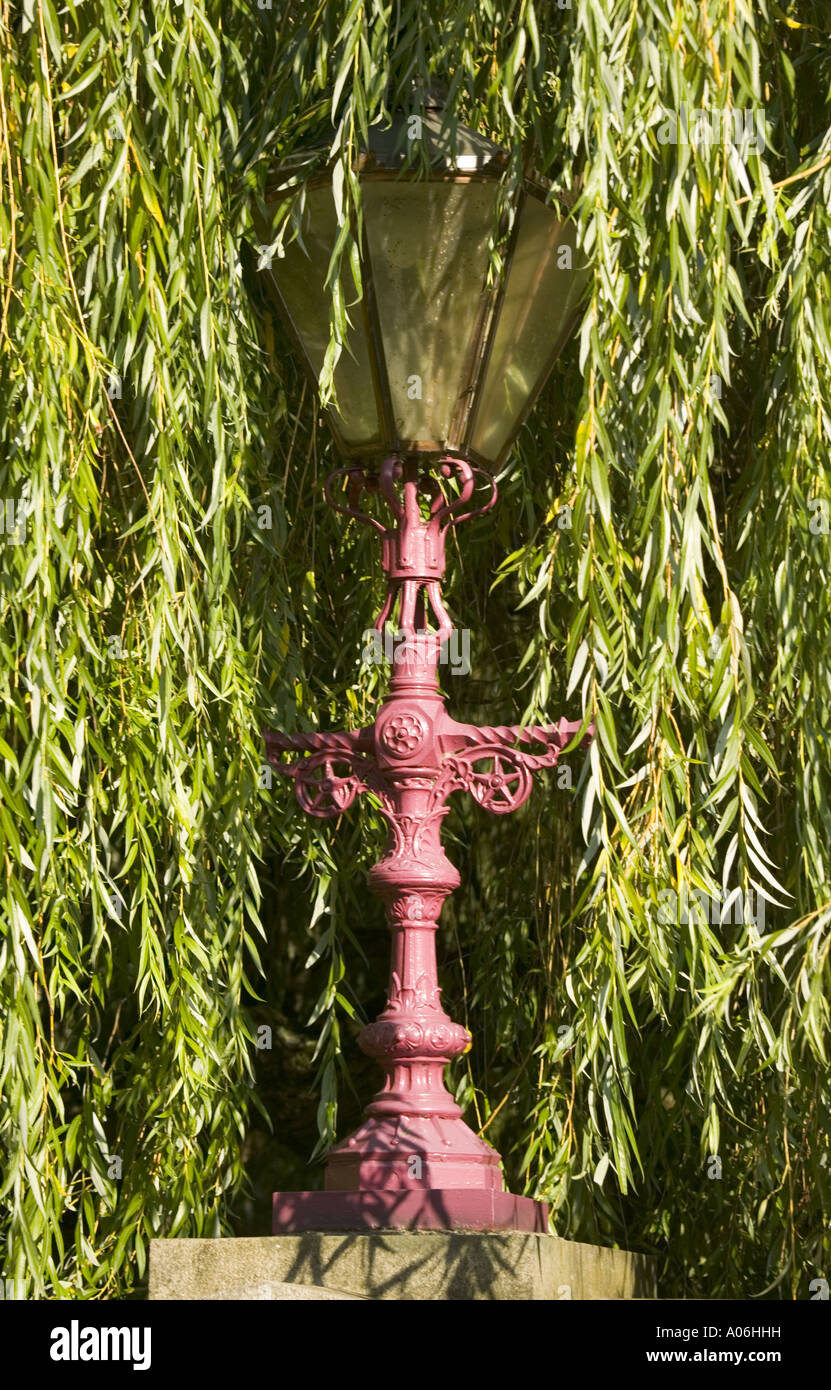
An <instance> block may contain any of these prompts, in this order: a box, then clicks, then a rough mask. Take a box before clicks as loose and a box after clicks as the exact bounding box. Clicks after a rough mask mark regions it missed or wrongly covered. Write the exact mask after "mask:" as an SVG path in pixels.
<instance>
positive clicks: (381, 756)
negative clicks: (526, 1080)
mask: <svg viewBox="0 0 831 1390" xmlns="http://www.w3.org/2000/svg"><path fill="white" fill-rule="evenodd" d="M419 121H420V128H419V126H418V125H416V126H415V127H414V125H413V118H412V117H410V118H409V119H407V118H405V117H401V118H400V119H399V120H397V121H394V122H393V125H392V127H391V129H390V130H388V131H386V132H379V133H376V132H373V135H372V139H371V143H370V147H369V149H368V150H367V151H366V152H365V154H364V156H363V157H362V161H361V165H360V168H359V175H360V177H361V179H362V183H363V187H362V198H363V207H364V227H363V236H362V244H361V270H362V277H363V283H364V297H363V301H362V304H361V306H360V310H359V311H358V310H355V311H353V317H354V320H355V322H354V324H353V327H352V330H351V332H350V337H349V340H348V344H347V350H345V351H344V353H343V354H342V356H341V359H340V362H339V364H338V367H337V369H336V372H335V384H336V389H337V395H338V407H337V409H334V408H330V410H329V417H330V424H331V426H332V429H333V432H334V434H335V437H336V439H337V441H338V444H339V447H340V449H341V451H342V452H343V453H344V454H345V455H346V456H347V458H349V459H351V460H353V461H352V462H351V463H350V464H349V465H347V466H346V467H344V468H341V469H338V470H337V471H336V472H335V473H333V474H332V476H331V477H330V478H329V480H328V482H327V485H326V496H327V499H328V501H329V502H330V504H331V505H332V506H333V507H335V509H336V510H338V511H342V512H345V513H346V514H347V515H349V516H353V517H357V518H358V519H359V520H360V521H362V522H364V523H366V524H367V525H369V526H371V527H374V528H375V530H377V532H378V533H379V535H380V537H381V546H382V558H383V567H384V573H385V575H386V579H387V595H386V600H385V602H384V606H383V608H382V610H381V612H380V613H379V615H378V617H377V619H376V623H375V627H376V629H377V630H378V631H379V632H383V631H384V629H385V625H386V624H387V622H388V621H390V620H395V621H396V623H397V630H398V634H399V636H398V640H397V648H396V659H395V663H394V668H393V674H392V677H391V680H390V686H389V693H388V695H387V696H386V698H385V699H384V700H383V702H382V704H381V707H380V710H379V712H378V716H377V718H376V720H375V722H374V724H372V725H371V726H370V727H368V728H365V729H358V730H354V731H351V732H346V733H309V734H282V733H277V732H274V731H268V732H267V733H266V743H267V748H268V756H269V759H270V761H271V762H272V763H273V765H274V767H275V768H276V769H277V771H278V772H280V773H281V774H283V775H285V776H288V777H291V778H293V780H294V786H295V792H296V795H297V799H298V801H299V803H300V805H301V806H302V808H303V809H304V811H306V812H307V813H308V814H309V815H313V816H318V817H329V816H339V815H340V814H341V813H342V812H343V811H344V810H346V809H347V807H349V806H350V805H351V804H352V802H353V800H354V799H355V797H356V796H357V795H359V794H360V793H362V792H366V791H370V792H372V793H374V795H375V797H376V799H377V801H378V802H379V803H380V807H381V810H382V813H383V815H384V817H385V819H386V821H387V825H388V828H389V834H388V840H387V846H386V850H385V853H384V855H383V857H382V858H381V859H380V860H379V862H378V863H377V864H376V865H375V867H374V868H373V869H372V870H371V871H370V875H369V886H370V888H371V890H372V892H374V893H375V894H377V895H378V897H380V898H381V900H382V901H383V903H384V905H385V907H386V911H387V918H388V922H389V927H390V933H391V937H392V951H391V962H390V977H389V990H388V998H387V1003H386V1007H385V1008H384V1011H383V1013H382V1014H381V1016H380V1018H378V1019H377V1020H376V1022H374V1023H371V1024H369V1025H368V1026H367V1027H365V1028H364V1029H363V1031H362V1033H361V1035H360V1038H359V1042H360V1046H361V1047H362V1049H363V1050H364V1052H366V1053H367V1054H369V1055H370V1056H371V1057H374V1058H376V1059H377V1060H378V1062H379V1064H380V1066H381V1068H382V1070H383V1076H384V1079H383V1084H382V1086H381V1089H380V1090H379V1091H378V1093H377V1095H376V1096H375V1097H374V1098H373V1099H372V1101H371V1102H370V1103H369V1105H368V1106H367V1108H366V1112H365V1118H364V1120H363V1123H362V1124H361V1125H360V1127H359V1128H358V1129H357V1130H356V1131H355V1133H354V1134H352V1135H350V1136H349V1137H348V1138H347V1139H345V1140H343V1141H342V1142H341V1143H339V1144H337V1145H335V1147H334V1148H332V1149H331V1150H330V1152H329V1154H328V1159H327V1167H326V1174H325V1187H324V1191H322V1192H285V1193H275V1196H274V1218H273V1230H274V1232H275V1234H277V1233H283V1232H288V1231H298V1230H309V1229H316V1230H366V1229H373V1228H375V1229H384V1228H388V1229H389V1228H401V1227H410V1228H433V1229H454V1228H458V1229H465V1230H490V1231H493V1230H524V1231H545V1230H546V1229H547V1209H546V1205H545V1203H543V1202H535V1201H532V1200H531V1199H529V1198H525V1197H515V1196H513V1195H511V1194H510V1193H508V1192H506V1191H505V1190H504V1185H503V1181H502V1175H501V1171H500V1159H499V1155H498V1154H497V1152H496V1151H495V1150H494V1149H493V1148H491V1147H490V1145H488V1144H486V1143H485V1142H484V1141H483V1140H482V1139H480V1138H479V1137H478V1136H477V1135H476V1134H474V1133H473V1131H472V1130H471V1129H470V1128H469V1127H468V1125H466V1124H465V1122H464V1120H463V1118H462V1112H461V1110H460V1108H459V1106H458V1105H457V1104H456V1102H455V1101H454V1100H453V1098H452V1096H451V1095H450V1093H449V1092H448V1091H447V1089H446V1087H445V1084H444V1079H443V1077H444V1069H445V1067H446V1066H447V1064H448V1063H449V1062H450V1061H451V1060H452V1059H453V1058H454V1057H457V1056H459V1055H460V1054H461V1053H463V1052H465V1051H467V1049H468V1048H469V1047H470V1046H471V1045H472V1039H471V1037H470V1035H469V1034H468V1032H467V1031H466V1030H465V1029H464V1028H463V1027H461V1026H460V1025H459V1024H457V1023H453V1022H452V1020H451V1019H450V1018H449V1017H448V1016H447V1014H446V1013H445V1012H444V1010H443V1008H442V1005H441V998H440V990H439V985H438V978H437V972H436V950H435V936H436V930H437V927H438V918H439V914H440V912H441V908H442V904H443V902H444V899H445V898H446V897H447V895H448V894H449V893H451V892H452V891H453V890H454V888H457V887H458V886H459V882H460V879H459V874H458V872H457V870H456V869H455V868H454V866H453V865H452V864H451V862H450V860H449V859H448V858H447V856H446V854H445V852H444V849H443V847H442V844H441V825H442V820H443V818H444V816H445V815H446V814H447V804H446V803H447V798H448V797H449V796H450V795H451V793H452V792H454V791H465V792H468V793H469V794H471V795H472V796H473V797H474V798H475V800H476V801H477V802H478V803H479V805H480V806H482V807H483V808H484V809H485V810H487V811H491V812H494V813H495V814H498V815H504V814H506V813H508V812H510V811H513V810H514V809H516V808H517V807H518V806H521V805H522V804H523V802H525V801H526V800H527V798H528V796H529V795H530V792H531V786H532V774H533V772H534V771H535V770H536V769H538V768H544V767H552V766H554V764H556V762H557V759H558V756H559V754H560V752H561V750H562V749H563V748H564V747H565V746H566V745H567V744H569V743H570V742H571V741H572V740H574V738H575V737H576V736H577V735H578V734H579V733H580V730H581V728H582V727H583V725H582V724H581V722H580V721H576V722H569V721H567V720H565V719H561V720H560V721H559V723H557V724H553V725H545V726H542V727H533V728H532V727H526V728H520V727H518V726H506V725H493V726H486V727H478V726H474V725H470V724H460V723H457V722H456V720H454V719H452V718H451V716H450V715H449V714H448V713H447V710H446V708H445V702H444V697H443V695H442V694H441V692H440V689H439V682H438V675H437V667H438V663H439V660H440V655H441V649H442V645H443V644H444V643H445V642H447V641H448V639H449V638H450V637H451V634H452V632H453V625H452V623H451V620H450V618H449V616H448V614H447V611H446V609H445V607H444V604H443V601H442V596H441V581H442V577H443V575H444V570H445V537H446V534H447V531H448V529H449V527H450V526H453V525H458V524H459V523H460V522H461V521H464V520H467V519H468V518H470V517H471V516H475V515H481V514H482V513H483V512H486V511H487V510H488V509H489V508H490V507H491V506H492V505H493V503H494V502H495V500H496V484H495V482H494V481H493V478H492V477H491V475H490V472H489V471H488V470H489V468H494V467H496V466H498V465H499V464H500V463H501V461H502V460H503V459H504V457H505V455H506V454H507V451H508V449H509V448H510V445H511V443H512V442H513V439H514V438H515V436H516V433H517V431H518V430H519V428H520V426H521V424H522V421H523V420H524V418H525V415H526V413H527V411H528V410H529V409H530V408H531V406H532V405H533V402H534V400H535V399H536V396H537V395H538V394H539V391H540V390H541V389H542V386H543V384H544V382H545V380H546V378H547V376H548V374H549V372H550V370H551V367H552V365H553V363H554V360H555V358H556V356H557V354H558V353H559V351H560V350H561V348H562V346H563V344H564V342H565V340H566V338H567V336H568V332H569V330H570V327H571V324H572V321H573V317H574V310H575V305H576V302H577V299H578V297H579V293H580V289H581V280H582V275H581V272H580V270H579V269H577V268H576V267H575V266H574V265H573V264H572V262H573V259H574V258H575V250H574V241H573V235H572V231H571V228H570V226H569V224H567V223H563V222H561V221H560V220H559V219H558V218H557V216H556V215H555V213H554V212H553V211H552V210H551V209H550V208H549V207H547V206H546V204H545V201H544V198H545V189H544V187H543V186H542V185H541V184H540V183H539V182H538V181H534V180H531V179H529V180H527V181H526V184H525V188H524V191H523V201H522V202H521V204H520V207H519V211H518V213H517V215H516V217H515V220H514V224H513V228H512V231H511V235H510V239H509V242H508V247H507V254H506V256H505V259H504V264H503V268H502V271H501V274H499V275H498V276H497V277H496V280H495V283H493V284H492V285H490V286H489V285H488V283H487V281H488V276H487V271H488V238H489V235H490V233H491V229H492V226H493V219H494V210H495V201H496V197H497V192H498V188H499V183H500V178H501V176H502V175H503V174H504V171H505V158H506V157H505V155H504V152H503V151H501V150H500V149H499V148H498V147H497V146H495V145H493V144H492V143H491V142H490V141H488V140H485V139H484V138H483V137H481V136H479V135H477V134H475V133H474V132H473V131H469V130H467V129H466V128H465V127H462V126H458V127H456V131H455V135H456V139H455V147H454V145H453V142H452V141H451V139H450V137H449V134H448V132H447V131H446V130H445V129H444V128H443V124H442V108H441V106H440V105H439V104H438V103H437V102H435V101H431V100H430V99H429V98H428V100H427V102H426V104H425V107H424V109H423V115H422V116H421V117H420V118H419ZM414 130H415V131H417V132H418V138H419V139H420V140H421V141H422V149H423V151H424V152H425V153H426V156H427V159H426V165H427V168H428V173H429V176H428V177H426V178H425V177H416V176H415V175H414V174H413V173H412V172H410V171H409V170H408V168H407V167H406V165H407V161H406V159H405V157H404V150H405V147H406V140H407V137H408V136H409V135H411V134H412V133H413V131H414ZM297 172H298V170H297V167H296V166H295V168H294V169H293V170H291V171H287V170H283V171H282V172H281V174H280V175H279V176H278V177H277V180H276V184H275V187H274V189H273V190H272V194H273V197H274V198H275V200H276V199H278V198H279V197H281V196H286V185H287V182H288V181H289V179H293V178H294V176H295V175H296V174H297ZM304 184H305V188H306V193H305V207H304V209H303V212H302V220H301V224H300V230H301V234H302V242H303V246H302V247H301V245H300V244H299V242H298V241H294V242H292V243H291V244H289V245H288V246H287V247H286V250H285V254H284V255H283V256H282V257H280V258H279V259H278V260H277V261H276V262H275V263H274V264H273V268H272V269H271V270H270V271H269V272H268V276H269V287H270V289H271V291H272V293H273V294H274V296H275V298H276V300H277V303H278V305H279V307H280V310H281V312H282V315H283V317H284V320H285V322H286V323H287V325H288V327H289V329H290V331H291V332H292V334H293V336H294V338H295V340H296V343H297V346H298V348H299V350H300V352H301V354H302V356H303V359H304V361H305V362H306V364H307V366H308V367H309V369H310V372H311V374H312V376H313V378H314V379H315V381H317V379H318V377H319V374H320V371H321V368H322V365H323V356H324V352H325V347H326V342H327V339H328V296H327V294H326V292H325V290H324V282H325V278H326V271H327V267H328V263H329V258H330V254H331V250H332V246H333V244H334V240H335V237H336V234H337V223H336V214H335V206H334V201H333V196H332V177H331V172H330V171H329V170H324V171H323V173H322V174H320V175H319V176H317V177H311V178H309V177H308V173H307V177H306V178H305V179H304ZM289 191H290V190H289ZM480 481H481V482H483V483H484V485H485V487H486V488H487V492H486V493H484V494H483V497H484V500H482V501H479V502H478V505H477V504H476V499H475V498H474V492H475V490H476V488H477V484H478V483H479V482H480ZM344 482H345V483H346V488H345V490H344V489H343V487H342V484H343V483H344ZM338 485H340V488H339V491H337V492H335V491H334V489H335V487H336V486H338ZM373 494H374V495H375V496H376V497H377V498H380V500H381V502H382V503H383V504H384V505H385V507H386V513H387V515H386V517H385V519H384V520H381V519H379V518H378V516H376V515H373V514H371V513H370V512H368V511H366V510H364V509H363V507H364V503H363V501H362V498H363V496H364V495H373ZM366 505H367V506H368V505H371V504H369V503H367V504H366ZM431 612H432V615H433V619H434V620H435V624H436V625H434V626H432V627H428V621H429V614H430V613H431ZM591 732H592V730H591V727H589V728H588V729H587V730H585V736H584V740H583V741H584V742H586V741H587V740H588V738H589V737H590V736H591ZM287 754H290V755H292V756H291V758H290V760H289V761H286V760H285V758H286V755H287Z"/></svg>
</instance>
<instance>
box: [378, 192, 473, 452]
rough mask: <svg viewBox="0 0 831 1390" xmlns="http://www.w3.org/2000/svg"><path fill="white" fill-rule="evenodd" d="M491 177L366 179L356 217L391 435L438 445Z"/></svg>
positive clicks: (462, 354)
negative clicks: (360, 221) (365, 253)
mask: <svg viewBox="0 0 831 1390" xmlns="http://www.w3.org/2000/svg"><path fill="white" fill-rule="evenodd" d="M495 198H496V184H495V182H494V181H490V182H474V181H470V182H468V181H465V182H450V181H424V180H421V181H405V180H399V181H396V182H393V181H391V180H386V179H385V180H382V181H378V182H367V183H366V184H365V185H364V189H363V200H364V225H365V227H366V236H367V243H368V248H369V259H370V263H371V272H372V278H373V284H374V289H375V302H376V304H377V309H378V319H379V323H380V328H381V337H382V341H383V345H384V354H385V358H386V365H387V374H388V379H389V387H390V394H391V398H392V413H393V419H394V422H395V428H396V431H397V434H398V439H399V440H400V441H401V443H402V444H404V445H405V446H406V445H407V444H411V443H413V444H414V443H420V444H421V445H422V446H425V445H430V444H434V445H439V446H442V445H445V444H446V443H447V442H448V441H450V434H451V422H452V421H453V417H454V414H455V412H456V407H457V404H458V402H459V399H460V397H461V396H462V395H463V393H464V392H465V391H466V390H467V388H468V386H469V384H470V383H469V381H468V380H467V375H466V373H467V369H468V368H469V365H470V349H471V343H472V341H473V335H474V329H475V327H476V324H477V318H478V316H479V313H480V310H481V308H482V295H483V291H484V285H485V276H486V272H487V265H488V250H487V248H488V237H489V236H490V234H491V231H492V229H493V217H494V202H495Z"/></svg>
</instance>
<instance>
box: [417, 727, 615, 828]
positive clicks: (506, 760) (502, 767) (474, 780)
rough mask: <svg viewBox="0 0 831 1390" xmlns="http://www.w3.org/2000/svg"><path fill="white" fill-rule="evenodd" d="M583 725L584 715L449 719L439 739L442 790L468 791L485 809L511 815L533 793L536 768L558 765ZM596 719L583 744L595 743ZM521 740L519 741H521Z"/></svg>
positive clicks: (447, 791)
mask: <svg viewBox="0 0 831 1390" xmlns="http://www.w3.org/2000/svg"><path fill="white" fill-rule="evenodd" d="M582 727H583V724H582V721H581V720H576V721H575V720H569V719H560V720H559V721H558V723H556V724H544V725H540V724H536V725H525V726H524V727H523V726H521V725H519V724H490V725H481V726H479V725H475V724H459V723H457V722H456V720H455V719H450V718H448V719H447V720H446V722H445V724H444V725H443V726H442V729H441V733H440V742H441V747H442V751H443V754H444V757H443V766H444V772H443V776H442V784H443V785H442V790H443V792H444V794H445V795H449V794H450V793H451V792H452V791H469V792H470V794H471V796H473V798H474V799H475V800H476V801H478V803H479V805H480V806H483V807H484V808H485V810H487V811H492V812H494V813H495V814H496V815H506V814H507V813H508V812H509V811H515V810H516V809H517V807H519V806H522V805H523V803H524V802H525V801H527V800H528V797H529V796H530V795H531V788H532V785H533V778H532V773H533V772H535V771H537V770H538V769H540V768H545V767H554V766H556V764H557V761H558V759H559V756H560V753H561V751H562V750H563V748H565V747H566V746H567V744H569V743H570V742H571V740H572V739H573V738H574V736H575V734H577V733H579V731H580V729H581V728H582ZM593 734H594V724H593V723H592V724H590V725H589V726H588V728H587V729H586V733H585V736H584V738H583V739H582V741H581V745H580V746H581V747H585V746H586V745H587V744H588V743H590V742H591V739H592V736H593ZM517 745H519V746H517Z"/></svg>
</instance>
